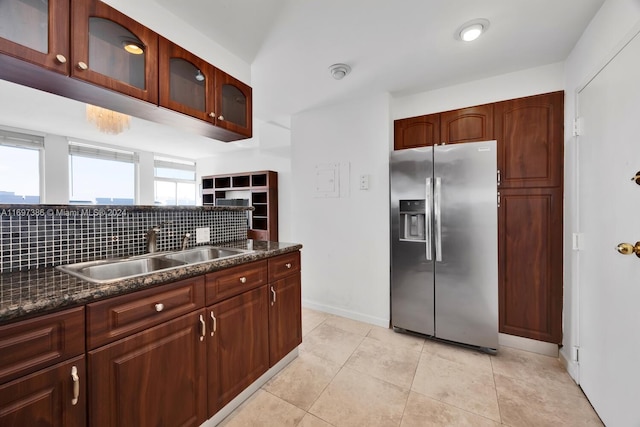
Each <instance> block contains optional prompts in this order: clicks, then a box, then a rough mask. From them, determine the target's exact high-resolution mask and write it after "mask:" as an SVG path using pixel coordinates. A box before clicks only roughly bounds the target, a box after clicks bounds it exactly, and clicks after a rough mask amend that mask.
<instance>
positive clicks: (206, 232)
mask: <svg viewBox="0 0 640 427" xmlns="http://www.w3.org/2000/svg"><path fill="white" fill-rule="evenodd" d="M210 240H211V228H209V227H203V228H196V243H205V242H208V241H210Z"/></svg>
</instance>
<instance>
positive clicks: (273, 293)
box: [271, 286, 276, 305]
mask: <svg viewBox="0 0 640 427" xmlns="http://www.w3.org/2000/svg"><path fill="white" fill-rule="evenodd" d="M271 295H272V296H273V299H272V300H271V305H273V304H275V303H276V290H275V289H273V286H271Z"/></svg>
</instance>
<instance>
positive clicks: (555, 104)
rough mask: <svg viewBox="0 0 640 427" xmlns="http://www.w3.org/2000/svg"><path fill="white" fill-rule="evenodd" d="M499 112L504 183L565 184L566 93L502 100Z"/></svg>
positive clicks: (505, 185)
mask: <svg viewBox="0 0 640 427" xmlns="http://www.w3.org/2000/svg"><path fill="white" fill-rule="evenodd" d="M495 114H496V117H495V125H496V128H495V131H496V138H497V140H498V169H500V172H501V179H502V182H501V185H500V186H501V187H502V188H524V187H527V188H533V187H557V186H561V185H562V173H563V172H562V162H563V141H564V136H563V120H564V93H563V92H554V93H549V94H544V95H537V96H530V97H526V98H519V99H513V100H509V101H503V102H498V103H497V104H496V108H495Z"/></svg>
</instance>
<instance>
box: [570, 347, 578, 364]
mask: <svg viewBox="0 0 640 427" xmlns="http://www.w3.org/2000/svg"><path fill="white" fill-rule="evenodd" d="M571 358H572V359H573V361H574V362H579V361H580V347H578V346H577V345H574V346H573V351H572V354H571Z"/></svg>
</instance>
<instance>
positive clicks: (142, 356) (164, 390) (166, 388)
mask: <svg viewBox="0 0 640 427" xmlns="http://www.w3.org/2000/svg"><path fill="white" fill-rule="evenodd" d="M203 322H204V310H198V311H195V312H192V313H189V314H186V315H184V316H182V317H178V318H177V319H174V320H170V321H168V322H165V323H162V324H160V325H158V326H155V327H152V328H149V329H147V330H145V331H143V332H139V333H137V334H135V335H131V336H129V337H127V338H123V339H121V340H118V341H115V342H113V343H111V344H108V345H106V346H103V347H100V348H98V349H96V350H93V351H90V352H89V353H88V363H89V395H90V397H89V408H90V409H89V425H91V426H94V427H100V426H110V427H112V426H136V427H147V426H148V427H155V426H199V425H200V424H202V423H203V422H204V421H205V420H206V418H207V417H206V395H207V390H206V369H207V366H206V362H205V359H206V345H205V343H204V334H205V330H204V327H203V326H202V325H203Z"/></svg>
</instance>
